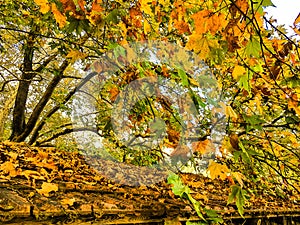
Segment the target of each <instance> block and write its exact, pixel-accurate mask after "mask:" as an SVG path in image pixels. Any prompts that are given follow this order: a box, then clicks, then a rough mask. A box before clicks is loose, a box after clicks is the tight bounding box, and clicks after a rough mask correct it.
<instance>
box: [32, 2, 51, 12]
mask: <svg viewBox="0 0 300 225" xmlns="http://www.w3.org/2000/svg"><path fill="white" fill-rule="evenodd" d="M34 2H35V4H37V5H38V6H39V7H40V12H41V13H43V14H45V13H47V12H49V10H50V6H49V3H48V1H47V0H34Z"/></svg>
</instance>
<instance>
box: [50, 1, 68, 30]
mask: <svg viewBox="0 0 300 225" xmlns="http://www.w3.org/2000/svg"><path fill="white" fill-rule="evenodd" d="M51 9H52V12H53V15H54V18H55V20H56V22H57V23H58V25H59V28H63V27H64V26H65V25H66V23H67V18H66V17H65V16H64V15H63V14H62V13H61V12H60V11H59V10H58V9H57V7H56V4H55V3H52V5H51Z"/></svg>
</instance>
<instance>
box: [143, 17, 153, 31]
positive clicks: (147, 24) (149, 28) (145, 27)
mask: <svg viewBox="0 0 300 225" xmlns="http://www.w3.org/2000/svg"><path fill="white" fill-rule="evenodd" d="M151 30H152V28H151V25H150V23H149V22H148V20H146V19H145V21H144V33H145V34H148V33H150V32H151Z"/></svg>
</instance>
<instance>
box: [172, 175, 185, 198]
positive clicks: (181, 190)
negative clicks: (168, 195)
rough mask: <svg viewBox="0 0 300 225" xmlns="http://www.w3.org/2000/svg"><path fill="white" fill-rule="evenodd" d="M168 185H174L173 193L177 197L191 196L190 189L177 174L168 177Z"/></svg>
mask: <svg viewBox="0 0 300 225" xmlns="http://www.w3.org/2000/svg"><path fill="white" fill-rule="evenodd" d="M168 184H173V187H172V191H173V193H174V194H175V195H178V196H180V197H182V196H183V195H184V194H190V189H189V187H187V186H186V185H184V184H183V183H182V181H181V179H180V177H179V176H178V175H177V174H175V173H171V174H170V175H169V176H168Z"/></svg>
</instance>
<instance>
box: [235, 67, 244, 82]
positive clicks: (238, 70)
mask: <svg viewBox="0 0 300 225" xmlns="http://www.w3.org/2000/svg"><path fill="white" fill-rule="evenodd" d="M245 73H246V69H245V68H244V67H243V66H240V65H236V66H235V67H234V69H233V71H232V77H233V78H234V79H235V80H236V81H238V80H239V78H240V77H241V76H242V75H243V74H245Z"/></svg>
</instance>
